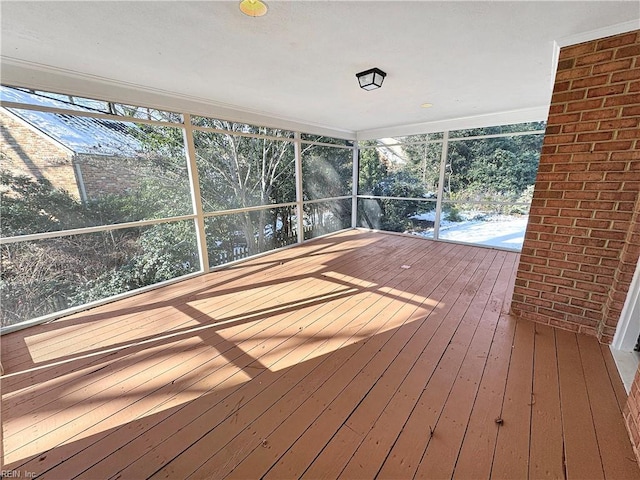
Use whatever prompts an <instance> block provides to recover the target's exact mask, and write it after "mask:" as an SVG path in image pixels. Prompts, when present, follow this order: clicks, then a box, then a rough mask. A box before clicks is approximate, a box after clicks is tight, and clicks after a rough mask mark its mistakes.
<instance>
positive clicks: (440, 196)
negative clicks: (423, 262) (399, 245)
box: [433, 130, 449, 240]
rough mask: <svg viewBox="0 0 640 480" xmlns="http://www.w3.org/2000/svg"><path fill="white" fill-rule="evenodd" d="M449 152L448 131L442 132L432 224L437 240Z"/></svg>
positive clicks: (434, 237)
mask: <svg viewBox="0 0 640 480" xmlns="http://www.w3.org/2000/svg"><path fill="white" fill-rule="evenodd" d="M448 152H449V131H448V130H447V131H445V132H443V134H442V155H441V157H440V177H439V178H438V197H437V201H436V218H435V221H434V225H433V239H434V240H438V236H439V233H440V219H441V218H442V199H443V197H444V174H445V171H446V169H447V156H448Z"/></svg>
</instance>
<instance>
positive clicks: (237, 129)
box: [191, 115, 293, 139]
mask: <svg viewBox="0 0 640 480" xmlns="http://www.w3.org/2000/svg"><path fill="white" fill-rule="evenodd" d="M191 123H192V124H193V125H194V126H196V127H206V128H215V129H218V130H228V131H229V132H234V133H247V134H254V135H267V136H270V137H284V138H291V139H293V132H292V131H290V130H280V129H278V128H267V127H260V126H257V125H249V124H247V123H237V122H230V121H228V120H220V119H217V118H208V117H199V116H197V115H194V116H192V117H191Z"/></svg>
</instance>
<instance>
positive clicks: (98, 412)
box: [1, 230, 640, 480]
mask: <svg viewBox="0 0 640 480" xmlns="http://www.w3.org/2000/svg"><path fill="white" fill-rule="evenodd" d="M517 262H518V254H516V253H512V252H505V251H499V250H493V249H487V248H480V247H471V246H465V245H457V244H451V243H442V242H432V241H429V240H424V239H419V238H410V237H404V236H397V235H390V234H382V233H371V232H364V231H356V230H352V231H347V232H342V233H340V234H337V235H333V236H330V237H324V238H321V239H317V240H315V241H312V242H309V243H306V244H304V245H301V246H297V247H295V248H291V249H287V250H282V251H279V252H276V253H273V254H271V255H268V256H265V257H261V258H258V259H254V260H251V261H249V262H246V263H243V264H241V265H236V266H234V267H231V268H227V269H224V270H220V271H218V272H213V273H211V274H208V275H206V276H201V277H198V278H195V279H191V280H186V281H184V282H180V283H178V284H174V285H171V286H167V287H163V288H160V289H156V290H153V291H151V292H147V293H145V294H141V295H138V296H136V297H133V298H129V299H125V300H121V301H118V302H114V303H111V304H109V305H104V306H102V307H98V308H95V309H93V310H89V311H86V312H83V313H79V314H76V315H73V316H69V317H66V318H64V319H60V320H57V321H55V322H52V323H50V324H46V325H40V326H37V327H32V328H29V329H26V330H22V331H19V332H15V333H12V334H8V335H5V336H3V337H2V338H1V342H2V352H1V353H2V364H3V366H4V367H5V376H4V377H2V379H1V381H2V384H1V387H2V412H1V413H2V435H3V438H2V448H3V451H2V455H3V469H8V470H15V471H19V472H20V473H21V475H22V478H25V477H27V476H28V475H29V474H31V475H38V478H50V479H71V478H83V479H114V480H115V479H138V478H141V479H143V478H144V479H146V478H153V479H160V478H179V479H186V478H189V479H199V478H202V479H204V478H207V479H209V478H213V479H219V478H220V479H222V478H229V479H253V478H269V479H289V478H309V479H314V478H348V479H351V478H402V479H404V478H434V479H435V478H460V479H466V478H473V479H476V478H483V479H488V478H510V479H526V478H530V479H537V478H569V479H573V478H575V479H583V478H610V479H626V478H628V479H638V478H640V471H639V470H638V465H637V463H636V461H635V459H634V456H633V452H632V449H631V444H630V442H629V439H628V437H627V433H626V431H625V427H624V424H623V419H622V414H621V406H622V403H623V398H622V397H621V393H620V392H621V391H622V390H621V381H620V379H619V378H618V377H617V376H616V375H615V372H614V370H613V369H612V367H611V365H612V363H611V358H609V357H610V354H609V352H608V350H607V349H605V348H601V346H600V345H599V344H598V343H597V341H596V340H595V339H593V338H590V337H585V336H576V335H575V334H572V333H568V332H565V331H560V330H554V329H552V328H549V327H546V326H542V325H535V324H532V323H529V322H525V321H516V320H515V319H513V318H511V317H510V316H509V314H508V311H509V301H510V298H511V293H512V290H513V282H514V275H515V270H516V268H517Z"/></svg>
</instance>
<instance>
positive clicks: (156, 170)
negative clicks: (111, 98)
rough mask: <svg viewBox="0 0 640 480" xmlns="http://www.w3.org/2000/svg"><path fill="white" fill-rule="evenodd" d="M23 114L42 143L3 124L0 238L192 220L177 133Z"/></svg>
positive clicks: (28, 131)
mask: <svg viewBox="0 0 640 480" xmlns="http://www.w3.org/2000/svg"><path fill="white" fill-rule="evenodd" d="M22 112H23V111H20V113H22ZM27 113H29V114H33V115H35V116H37V119H38V121H37V122H36V121H35V118H36V117H32V116H31V115H25V118H26V119H27V120H33V122H32V123H31V125H32V126H34V128H35V126H37V128H38V129H41V131H42V132H44V133H46V134H47V136H44V135H39V134H36V133H35V132H34V131H33V129H32V128H28V129H20V126H19V125H18V124H17V122H15V121H13V122H12V121H7V122H6V123H5V126H7V127H8V128H7V129H6V130H5V133H6V137H5V138H4V139H3V140H2V149H3V152H4V153H5V155H4V157H3V166H2V173H1V174H0V180H1V183H2V191H1V196H2V204H1V205H0V208H1V211H2V217H3V229H2V235H3V236H11V235H25V234H31V233H40V232H47V231H56V230H69V229H74V228H81V227H88V226H96V225H110V224H115V223H123V222H131V221H136V220H149V219H154V218H163V217H171V216H177V215H185V214H191V213H192V204H191V193H190V189H189V178H188V174H187V166H186V157H185V154H184V148H183V137H182V129H181V128H173V127H160V126H155V125H143V124H135V123H130V122H113V121H105V120H96V119H90V118H86V117H85V118H81V117H74V116H71V115H57V114H49V113H44V112H27ZM9 120H11V119H9ZM56 136H57V137H58V138H59V139H60V140H59V141H57V142H53V141H51V138H56Z"/></svg>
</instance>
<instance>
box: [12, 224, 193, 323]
mask: <svg viewBox="0 0 640 480" xmlns="http://www.w3.org/2000/svg"><path fill="white" fill-rule="evenodd" d="M1 252H2V265H3V268H2V273H1V284H2V289H0V290H1V300H2V309H1V310H2V326H7V325H13V324H16V323H20V322H24V321H27V320H30V319H32V318H37V317H40V316H43V315H48V314H51V313H55V312H58V311H60V310H64V309H66V308H70V307H74V306H78V305H82V304H84V303H87V302H91V301H94V300H99V299H103V298H107V297H110V296H112V295H116V294H119V293H123V292H127V291H131V290H135V289H137V288H140V287H144V286H146V285H153V284H155V283H158V282H161V281H164V280H169V279H172V278H176V277H180V276H182V275H186V274H188V273H192V272H195V271H197V270H198V269H199V266H200V260H199V255H198V250H197V246H196V238H195V227H194V222H193V221H181V222H174V223H167V224H160V225H153V226H147V227H140V228H128V229H120V230H110V231H105V232H99V233H90V234H84V235H73V236H67V237H58V238H50V239H45V240H36V241H31V242H19V243H14V244H10V245H3V246H2V247H1Z"/></svg>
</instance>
